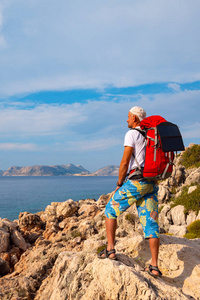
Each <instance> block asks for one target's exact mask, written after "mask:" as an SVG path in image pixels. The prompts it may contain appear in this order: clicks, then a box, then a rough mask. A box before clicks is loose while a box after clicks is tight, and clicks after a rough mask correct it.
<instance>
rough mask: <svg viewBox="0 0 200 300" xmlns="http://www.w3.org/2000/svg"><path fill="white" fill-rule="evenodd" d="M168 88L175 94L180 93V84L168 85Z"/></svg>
mask: <svg viewBox="0 0 200 300" xmlns="http://www.w3.org/2000/svg"><path fill="white" fill-rule="evenodd" d="M168 87H169V88H171V89H172V90H173V91H175V92H180V91H181V88H180V84H177V83H169V84H168Z"/></svg>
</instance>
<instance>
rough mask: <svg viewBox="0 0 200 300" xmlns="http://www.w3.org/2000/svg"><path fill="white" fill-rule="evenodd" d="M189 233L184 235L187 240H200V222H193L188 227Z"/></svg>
mask: <svg viewBox="0 0 200 300" xmlns="http://www.w3.org/2000/svg"><path fill="white" fill-rule="evenodd" d="M187 230H188V233H186V234H185V235H184V237H186V238H187V239H196V238H200V220H196V221H194V222H192V223H191V224H190V225H189V226H188V227H187Z"/></svg>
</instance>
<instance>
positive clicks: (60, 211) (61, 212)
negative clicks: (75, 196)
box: [56, 200, 78, 219]
mask: <svg viewBox="0 0 200 300" xmlns="http://www.w3.org/2000/svg"><path fill="white" fill-rule="evenodd" d="M77 211H78V204H77V202H74V201H73V200H67V201H65V202H62V203H60V204H59V205H58V206H57V207H56V215H57V217H58V218H62V219H64V218H67V217H71V216H73V215H74V214H75V213H76V212H77Z"/></svg>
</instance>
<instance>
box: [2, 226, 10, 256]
mask: <svg viewBox="0 0 200 300" xmlns="http://www.w3.org/2000/svg"><path fill="white" fill-rule="evenodd" d="M9 237H10V234H9V233H8V232H6V230H5V229H3V228H0V253H1V252H6V251H7V249H8V247H9V245H10V240H9Z"/></svg>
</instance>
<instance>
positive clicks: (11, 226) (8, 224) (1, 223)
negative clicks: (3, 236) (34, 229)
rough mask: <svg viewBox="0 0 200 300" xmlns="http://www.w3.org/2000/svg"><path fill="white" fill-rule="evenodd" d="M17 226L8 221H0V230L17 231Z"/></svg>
mask: <svg viewBox="0 0 200 300" xmlns="http://www.w3.org/2000/svg"><path fill="white" fill-rule="evenodd" d="M17 227H18V224H17V223H16V222H12V221H10V220H8V219H6V218H5V219H0V228H4V229H5V230H6V231H7V232H10V231H11V230H15V229H17Z"/></svg>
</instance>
